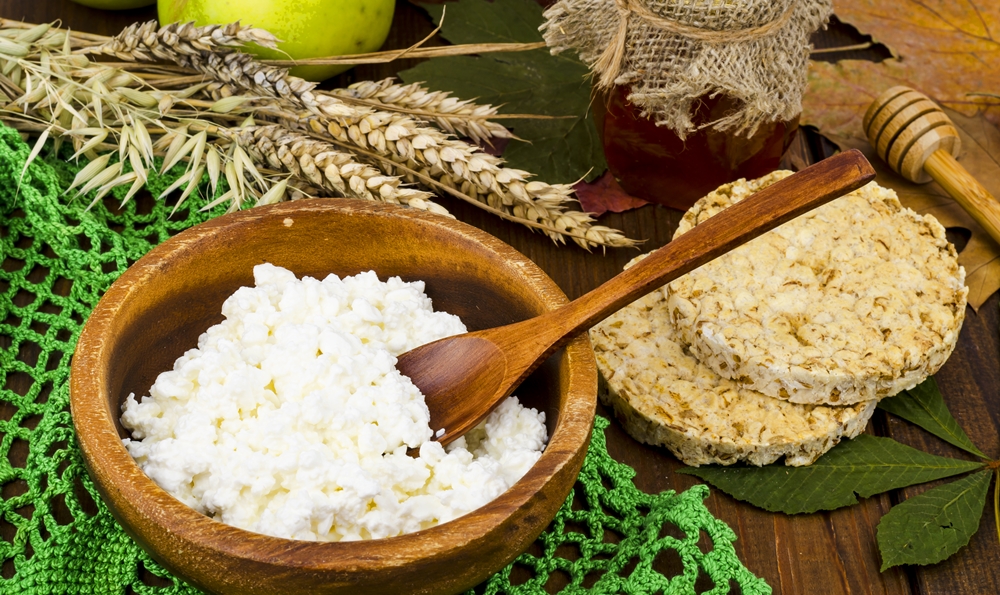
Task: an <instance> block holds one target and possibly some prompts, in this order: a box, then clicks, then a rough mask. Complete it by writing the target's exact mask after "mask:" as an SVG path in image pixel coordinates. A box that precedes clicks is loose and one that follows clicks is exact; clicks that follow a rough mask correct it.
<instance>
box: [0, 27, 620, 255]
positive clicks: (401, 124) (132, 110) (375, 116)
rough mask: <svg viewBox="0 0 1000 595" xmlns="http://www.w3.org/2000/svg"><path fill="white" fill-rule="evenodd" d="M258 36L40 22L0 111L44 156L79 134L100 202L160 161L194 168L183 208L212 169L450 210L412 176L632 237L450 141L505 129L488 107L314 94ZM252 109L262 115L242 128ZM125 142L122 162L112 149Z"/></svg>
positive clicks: (264, 192) (258, 182)
mask: <svg viewBox="0 0 1000 595" xmlns="http://www.w3.org/2000/svg"><path fill="white" fill-rule="evenodd" d="M251 42H252V43H256V44H259V45H262V46H273V45H274V38H273V36H271V35H270V34H269V33H267V32H266V31H262V30H260V29H254V28H252V27H244V26H241V25H239V24H231V25H226V26H210V27H194V26H192V25H190V24H187V25H179V24H178V25H168V26H166V27H162V28H159V27H157V26H156V25H155V23H142V24H136V25H133V26H131V27H128V28H126V29H125V30H124V31H123V32H122V33H121V34H119V35H118V36H115V37H114V38H110V39H109V38H102V37H100V36H84V37H81V36H80V35H73V34H70V33H68V32H66V31H62V30H59V29H55V28H51V27H48V26H44V25H43V26H38V27H33V28H27V29H25V28H24V27H17V28H10V29H3V30H0V94H2V95H3V96H7V99H8V100H9V101H7V102H6V103H7V105H6V107H5V108H4V110H3V111H2V113H0V118H2V119H4V121H6V122H8V123H11V124H12V125H14V126H15V127H17V128H19V129H20V130H24V131H27V130H31V131H33V132H35V133H39V131H40V134H39V137H40V140H39V141H37V142H36V145H35V148H34V151H33V153H34V154H37V151H38V150H40V148H41V145H42V143H43V142H44V140H45V138H47V137H49V136H51V137H52V138H55V139H56V140H57V142H59V141H61V140H62V139H64V138H68V139H70V140H71V142H72V143H73V146H74V149H75V151H76V153H77V155H78V156H79V155H84V156H87V157H88V158H90V159H92V160H93V161H92V162H91V164H90V165H88V167H87V168H84V170H85V172H84V171H82V172H81V175H82V177H81V178H80V179H79V180H77V181H75V183H74V189H75V190H77V193H78V194H79V195H83V194H87V193H88V192H96V193H97V196H98V198H95V199H94V200H95V201H96V200H99V199H100V197H102V196H103V195H105V194H107V192H108V191H110V190H111V189H113V188H115V187H117V186H120V185H123V184H131V188H130V190H129V193H128V196H127V197H126V200H127V199H128V198H129V197H131V196H132V195H133V194H134V193H135V192H136V191H137V190H138V188H141V186H142V184H143V183H144V182H145V179H146V177H147V175H148V174H147V170H149V169H150V168H151V167H152V159H153V157H154V156H160V157H163V158H164V165H165V166H166V167H167V168H169V167H173V166H176V165H178V164H182V166H183V167H184V170H183V174H182V175H181V177H180V178H179V179H178V182H177V184H176V185H175V187H176V189H178V190H181V189H182V188H183V191H182V194H181V198H180V199H179V201H178V205H177V207H179V206H180V204H181V203H183V201H184V200H185V199H186V198H187V197H188V196H190V194H191V193H192V192H193V191H194V190H195V188H196V187H197V186H198V184H199V183H200V181H201V180H202V179H203V178H204V177H205V176H208V178H209V181H210V186H211V189H212V193H213V196H215V195H216V194H217V192H216V186H217V184H218V183H219V181H220V180H223V179H224V180H226V183H227V186H228V190H227V191H226V192H224V193H222V194H221V195H220V196H216V197H215V199H214V200H213V201H212V202H211V204H213V205H214V204H218V203H220V202H224V201H227V200H228V201H230V209H235V208H238V207H239V206H241V205H244V204H250V203H252V204H264V203H267V202H274V201H277V200H282V199H284V198H286V197H290V198H296V197H302V196H329V195H334V196H350V197H357V198H365V199H375V200H383V201H386V202H395V203H399V204H406V205H409V206H412V207H416V208H422V209H426V210H430V211H432V212H436V213H439V214H443V215H447V211H446V210H445V209H444V208H443V207H442V206H440V205H438V204H436V203H435V202H433V201H431V200H430V197H431V194H430V193H428V192H426V191H424V190H420V189H417V188H412V187H409V186H408V185H407V184H406V183H407V182H412V183H415V184H418V185H421V186H424V187H425V188H427V189H429V190H433V191H435V192H438V193H441V194H448V195H451V196H455V197H458V198H461V199H463V200H466V201H469V202H472V203H473V204H476V205H477V206H479V207H480V208H484V209H486V210H487V211H490V212H492V213H495V214H497V215H499V216H501V217H503V218H505V219H509V220H515V221H518V222H520V223H523V224H525V225H527V226H528V227H529V228H532V229H536V230H541V231H542V232H543V233H545V234H547V235H548V236H549V237H551V238H552V239H553V240H554V241H557V242H563V241H565V240H566V239H567V238H568V239H572V240H573V241H574V242H576V243H577V244H579V245H581V246H584V247H586V248H590V247H592V246H625V245H632V244H633V243H634V242H632V241H631V240H628V239H627V238H625V237H624V236H623V235H622V234H620V233H619V232H617V231H616V230H613V229H610V228H607V227H604V226H599V225H595V224H594V222H593V220H592V219H591V218H590V216H589V215H587V214H586V213H582V212H579V211H575V210H570V209H568V208H567V207H568V206H570V205H571V204H573V202H575V201H574V200H573V198H572V190H571V188H570V187H569V186H566V185H549V184H545V183H542V182H534V181H529V178H530V177H531V174H529V173H527V172H523V171H520V170H515V169H511V168H506V167H504V165H503V161H502V160H501V159H499V158H497V157H493V156H491V155H489V154H486V153H483V152H482V151H480V150H479V148H478V147H477V146H475V145H471V144H469V143H466V142H464V141H461V140H458V139H456V138H453V137H451V136H449V133H453V134H460V135H463V136H468V137H470V138H473V139H477V140H487V139H489V138H492V137H503V136H510V134H509V132H508V131H507V130H506V128H504V127H503V126H501V125H499V124H497V123H495V122H490V118H494V117H497V114H496V113H495V110H494V109H493V108H492V107H490V106H478V105H475V104H473V103H471V102H467V101H461V100H458V99H455V98H452V97H450V96H449V95H448V94H445V93H435V92H430V91H427V90H426V89H424V88H422V87H420V86H419V85H395V84H392V83H391V82H389V81H381V82H377V83H364V84H361V85H358V86H355V87H354V88H352V89H348V90H337V91H333V92H322V91H316V89H315V85H314V84H313V83H310V82H307V81H304V80H302V79H299V78H297V77H293V76H291V75H289V74H288V72H287V70H285V69H284V68H279V67H275V66H272V65H268V64H265V63H262V62H259V61H257V60H255V59H254V58H253V57H252V56H250V55H248V54H245V53H242V52H241V51H239V48H240V47H242V45H244V44H246V43H251ZM96 53H100V54H105V55H113V56H115V57H116V58H117V59H118V60H119V62H110V63H108V62H102V63H98V62H93V61H91V60H90V58H89V55H91V54H96ZM164 62H169V63H166V64H165V63H164ZM192 73H200V75H194V76H193V75H192ZM206 77H207V78H206ZM207 79H210V80H209V81H208V82H205V80H207ZM3 96H0V103H5V101H4V97H3ZM249 112H253V113H254V114H255V116H254V119H255V120H257V121H259V124H258V123H257V122H255V121H253V119H252V120H250V121H248V122H245V123H244V124H243V125H242V126H241V125H239V122H240V121H243V120H244V119H245V115H244V114H246V113H249ZM430 124H434V125H437V126H439V127H440V128H435V127H434V126H431V125H430ZM115 151H116V152H117V154H118V158H117V160H116V159H114V158H113V157H114V156H113V155H112V156H108V155H109V153H110V152H115ZM34 154H33V156H32V158H33V157H34ZM94 163H96V164H97V165H94ZM210 206H211V205H210ZM175 208H176V207H175Z"/></svg>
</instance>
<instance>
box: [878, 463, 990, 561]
mask: <svg viewBox="0 0 1000 595" xmlns="http://www.w3.org/2000/svg"><path fill="white" fill-rule="evenodd" d="M991 476H992V471H990V470H989V469H987V470H985V471H981V472H979V473H976V474H973V475H969V476H968V477H963V478H962V479H959V480H957V481H953V482H951V483H948V484H945V485H943V486H938V487H936V488H933V489H930V490H927V491H926V492H924V493H923V494H920V495H919V496H914V497H912V498H910V499H908V500H907V501H906V502H903V503H902V504H898V505H896V506H894V507H893V509H892V510H890V511H889V513H888V514H886V515H885V516H884V517H882V520H881V521H880V522H879V524H878V549H879V551H880V552H881V553H882V570H883V571H884V570H886V569H887V568H891V567H893V566H899V565H900V564H934V563H936V562H940V561H941V560H944V559H945V558H947V557H948V556H950V555H952V554H954V553H955V552H957V551H958V550H959V549H960V548H961V547H962V546H964V545H966V544H968V543H969V539H970V538H971V537H972V534H973V533H975V532H976V530H977V529H978V528H979V519H980V518H981V517H982V516H983V508H985V506H986V493H987V491H988V490H989V487H990V479H991Z"/></svg>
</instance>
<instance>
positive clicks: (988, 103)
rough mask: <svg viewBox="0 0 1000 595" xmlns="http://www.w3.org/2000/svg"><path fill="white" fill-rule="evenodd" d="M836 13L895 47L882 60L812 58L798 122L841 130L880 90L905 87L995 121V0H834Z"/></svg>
mask: <svg viewBox="0 0 1000 595" xmlns="http://www.w3.org/2000/svg"><path fill="white" fill-rule="evenodd" d="M834 12H835V13H836V14H837V17H838V18H839V19H840V20H841V21H844V22H848V23H850V24H852V25H854V26H855V27H857V28H858V30H859V31H860V32H861V33H864V34H868V35H871V36H872V38H873V39H874V40H875V41H879V42H881V43H883V44H885V45H886V46H888V47H889V49H890V50H891V51H892V52H893V54H894V55H895V56H898V58H896V59H890V60H886V61H884V62H868V61H863V60H845V61H841V62H837V63H835V64H828V63H821V62H816V63H813V64H812V69H811V71H810V76H809V88H808V91H807V92H806V96H805V97H804V98H803V121H804V122H805V123H807V124H814V125H816V126H817V127H819V128H820V130H823V131H825V132H832V133H836V134H841V135H846V134H850V133H851V131H852V130H853V129H855V128H857V129H860V122H861V116H862V115H863V114H864V113H865V110H866V109H868V105H869V104H870V103H871V102H872V100H873V99H875V97H877V96H878V95H879V94H880V93H881V92H882V91H884V90H886V89H888V88H889V87H893V86H896V85H906V86H908V87H913V88H914V89H917V90H918V91H920V92H922V93H924V94H926V95H928V96H929V97H931V98H932V99H934V100H935V101H937V102H938V103H940V104H942V105H944V106H946V107H948V108H950V109H953V110H955V111H957V112H959V113H961V114H963V115H965V116H973V115H976V114H977V113H979V112H980V110H982V111H983V114H984V116H985V117H986V119H987V120H989V121H990V122H993V124H1000V101H997V100H996V99H992V98H986V97H977V96H969V95H968V93H970V92H985V93H1000V51H998V50H1000V39H996V38H994V37H993V35H994V33H997V32H1000V2H996V0H921V1H915V0H894V1H888V2H887V1H886V0H835V2H834Z"/></svg>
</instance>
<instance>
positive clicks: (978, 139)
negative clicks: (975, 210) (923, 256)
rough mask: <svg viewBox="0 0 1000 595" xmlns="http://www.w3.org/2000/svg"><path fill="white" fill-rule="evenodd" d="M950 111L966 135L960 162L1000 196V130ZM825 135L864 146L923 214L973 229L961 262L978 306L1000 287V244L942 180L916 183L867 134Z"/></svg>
mask: <svg viewBox="0 0 1000 595" xmlns="http://www.w3.org/2000/svg"><path fill="white" fill-rule="evenodd" d="M945 112H946V113H947V114H948V116H949V117H951V118H952V119H953V120H954V122H955V128H956V129H957V130H958V134H959V136H960V137H961V138H962V155H960V156H959V162H960V163H962V164H964V165H966V167H967V169H969V171H970V172H971V173H972V175H973V176H975V177H977V178H978V179H979V181H980V182H982V184H983V185H984V186H985V187H986V189H987V190H989V191H990V192H991V193H992V194H993V195H994V196H1000V162H998V160H1000V130H997V128H996V127H995V126H993V125H992V124H990V123H989V122H987V121H986V120H985V119H983V118H982V117H981V116H980V117H978V118H967V117H965V116H963V115H961V114H959V113H956V112H953V111H951V110H947V109H946V110H945ZM824 135H825V136H826V137H827V138H829V139H830V140H831V141H833V143H834V144H836V145H837V146H838V147H839V148H840V149H842V150H847V149H858V150H860V151H861V152H862V153H864V154H865V157H867V158H868V160H869V161H870V162H871V163H872V166H873V167H874V168H875V173H876V174H877V177H876V178H875V180H876V181H877V182H878V183H879V184H880V185H882V186H884V187H886V188H892V189H893V190H895V191H896V194H897V195H898V196H899V201H900V202H901V203H903V205H904V206H907V207H909V208H911V209H913V210H914V211H916V212H918V213H920V214H921V215H928V214H929V215H933V216H934V217H935V218H936V219H937V220H938V221H939V222H940V223H941V225H943V226H945V227H946V228H948V227H961V228H964V229H967V230H969V232H971V234H972V236H971V237H970V238H969V241H968V243H967V244H966V245H965V248H964V249H963V250H962V252H961V253H960V254H959V255H958V263H959V264H961V265H962V266H963V267H965V284H966V285H968V287H969V305H970V306H972V309H973V310H977V311H978V310H979V307H980V306H981V305H983V303H984V302H985V301H986V300H987V299H988V298H989V297H990V296H991V295H993V293H994V292H996V291H997V290H998V289H1000V245H997V243H996V241H994V240H993V238H991V237H990V236H989V234H987V233H986V230H984V229H983V228H982V227H980V226H979V224H978V223H976V222H975V220H973V219H972V217H970V216H969V214H968V213H966V212H965V210H964V209H962V207H961V206H960V205H959V204H958V203H957V202H955V201H954V199H952V198H951V197H950V196H948V194H947V193H946V192H945V191H944V190H943V189H942V188H941V187H940V186H938V184H937V182H929V183H927V184H916V183H914V182H911V181H909V180H907V179H905V178H903V177H902V176H900V175H899V174H897V173H896V172H894V171H892V170H891V169H889V166H888V165H886V163H885V162H884V161H882V160H881V159H880V158H879V157H878V155H877V154H876V153H875V149H873V148H872V146H871V145H870V144H869V143H868V140H867V139H865V138H859V137H858V136H850V137H844V136H838V135H836V134H830V133H825V134H824Z"/></svg>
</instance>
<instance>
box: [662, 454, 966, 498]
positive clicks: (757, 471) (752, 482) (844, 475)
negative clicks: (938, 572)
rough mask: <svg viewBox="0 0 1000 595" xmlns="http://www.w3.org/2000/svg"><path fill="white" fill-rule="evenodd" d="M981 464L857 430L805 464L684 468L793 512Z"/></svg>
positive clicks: (728, 489) (742, 494) (735, 492)
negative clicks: (857, 433)
mask: <svg viewBox="0 0 1000 595" xmlns="http://www.w3.org/2000/svg"><path fill="white" fill-rule="evenodd" d="M982 466H983V465H982V463H977V462H974V461H961V460H958V459H951V458H947V457H938V456H935V455H931V454H927V453H925V452H922V451H919V450H917V449H915V448H910V447H909V446H906V445H904V444H900V443H899V442H896V441H895V440H893V439H891V438H877V437H875V436H868V435H866V434H862V435H861V436H858V437H857V438H855V439H853V440H849V441H845V442H842V443H841V444H840V445H838V446H837V447H835V448H833V449H831V450H830V452H828V453H826V454H825V455H823V456H822V457H820V459H819V460H818V461H816V462H815V463H813V464H812V465H809V466H807V467H784V466H778V465H768V466H766V467H746V466H733V467H718V466H707V467H697V468H693V467H685V468H684V469H680V472H681V473H687V474H690V475H695V476H697V477H700V478H701V479H703V480H705V481H707V482H709V483H710V484H712V485H714V486H715V487H717V488H719V489H720V490H722V491H724V492H726V493H727V494H729V495H731V496H733V497H734V498H736V499H738V500H744V501H746V502H749V503H750V504H753V505H754V506H758V507H760V508H763V509H765V510H770V511H772V512H784V513H786V514H798V513H804V512H816V511H817V510H833V509H835V508H840V507H842V506H849V505H851V504H855V503H857V501H858V499H857V497H856V496H855V494H857V495H858V496H861V497H863V498H867V497H868V496H872V495H874V494H879V493H882V492H885V491H888V490H892V489H896V488H902V487H906V486H910V485H914V484H918V483H924V482H927V481H931V480H934V479H940V478H942V477H950V476H952V475H958V474H959V473H965V472H966V471H972V470H974V469H980V468H982Z"/></svg>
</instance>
